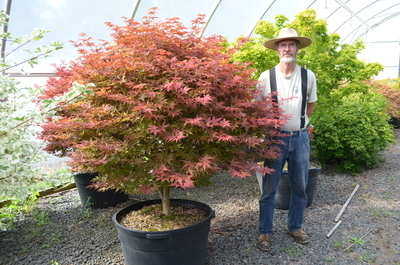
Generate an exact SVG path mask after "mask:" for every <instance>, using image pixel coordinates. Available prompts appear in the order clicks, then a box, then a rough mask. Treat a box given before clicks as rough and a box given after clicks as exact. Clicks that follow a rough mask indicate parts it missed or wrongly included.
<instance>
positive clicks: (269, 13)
mask: <svg viewBox="0 0 400 265" xmlns="http://www.w3.org/2000/svg"><path fill="white" fill-rule="evenodd" d="M0 5H2V6H3V7H4V8H3V9H4V10H6V9H7V7H10V8H9V14H10V18H9V26H8V29H7V30H8V31H9V32H11V33H12V34H13V35H14V36H22V35H26V34H29V33H30V32H31V31H32V30H33V29H34V28H43V29H45V30H49V31H50V33H49V34H47V35H46V36H45V38H44V40H43V41H42V42H41V43H43V44H49V43H51V42H53V41H62V42H64V44H65V45H64V49H62V50H59V51H56V52H54V53H53V56H52V57H51V58H50V59H48V60H47V61H46V62H45V63H42V64H40V65H39V67H37V68H35V70H34V72H36V76H42V75H45V74H46V73H50V72H51V71H52V69H53V68H52V67H51V66H50V64H51V63H58V62H60V61H69V60H73V59H74V58H76V57H77V52H76V50H75V48H74V47H73V45H72V44H71V43H70V41H71V40H77V39H79V38H80V36H79V35H80V33H86V34H87V35H88V36H91V37H93V38H94V39H109V38H110V36H109V34H110V33H111V31H110V30H109V29H108V28H107V27H106V26H105V25H104V23H105V22H113V23H114V24H119V25H120V24H122V23H123V19H122V17H128V18H135V19H141V18H142V17H143V16H146V15H147V12H148V10H149V9H150V8H152V7H157V8H158V11H157V16H158V17H159V18H161V19H164V18H171V17H179V18H180V19H181V21H182V22H183V23H184V24H185V25H187V26H189V25H190V21H191V20H193V19H194V18H195V17H196V16H197V15H198V14H205V15H206V22H207V24H206V28H205V30H204V32H203V35H204V36H209V35H213V34H218V35H222V36H225V37H226V38H228V40H230V41H233V40H234V39H235V38H236V37H239V36H242V35H244V36H256V35H255V34H254V32H253V31H254V27H255V25H256V24H257V22H258V21H259V20H267V21H271V22H273V21H274V18H275V16H277V15H279V14H282V15H285V16H286V17H288V18H289V20H292V19H293V18H294V16H295V15H296V14H298V13H299V12H301V11H303V10H305V9H307V8H312V9H314V10H315V11H316V12H317V17H318V18H322V19H325V20H326V21H327V23H328V28H329V32H330V33H338V34H339V35H340V36H341V43H352V42H354V41H355V40H356V39H361V40H363V41H364V43H365V44H366V49H365V50H364V51H363V53H362V54H361V55H360V56H361V58H360V59H363V60H365V61H367V62H380V63H381V64H382V65H384V67H385V70H384V71H383V72H382V73H381V74H380V76H379V77H381V78H387V77H392V78H393V77H397V76H398V73H399V57H400V56H399V47H400V46H399V43H400V31H399V28H397V27H398V25H400V2H399V0H301V1H293V0H252V1H249V0H112V1H111V0H84V1H82V0H30V1H26V0H13V1H12V0H0ZM3 30H4V29H3ZM5 49H6V50H7V49H8V47H7V45H5ZM29 71H31V70H29Z"/></svg>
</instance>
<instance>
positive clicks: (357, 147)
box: [313, 84, 394, 174]
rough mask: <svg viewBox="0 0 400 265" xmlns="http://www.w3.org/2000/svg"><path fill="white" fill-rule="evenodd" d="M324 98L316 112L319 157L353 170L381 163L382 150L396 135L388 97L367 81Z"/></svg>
mask: <svg viewBox="0 0 400 265" xmlns="http://www.w3.org/2000/svg"><path fill="white" fill-rule="evenodd" d="M323 100H325V102H322V103H321V105H322V106H323V107H321V108H322V109H321V110H319V111H318V112H316V113H315V114H314V116H313V122H314V123H315V124H317V125H316V126H315V130H314V137H315V138H314V139H315V141H314V145H315V146H314V152H315V154H316V156H317V157H318V159H319V160H320V161H321V162H323V163H325V164H327V165H332V166H334V168H335V170H336V171H338V172H347V173H351V174H355V173H357V172H359V171H362V170H364V169H368V168H373V167H376V166H378V165H379V162H380V161H381V155H380V152H381V151H382V150H384V149H385V148H386V147H387V145H388V144H389V143H391V142H393V139H394V135H393V130H392V129H391V127H390V125H389V124H388V122H387V120H388V116H387V114H386V113H385V107H386V100H385V98H384V97H383V96H381V95H380V94H377V93H374V92H372V91H371V90H370V87H369V85H368V84H352V85H348V86H345V87H342V88H341V89H339V90H336V91H335V92H332V94H331V97H329V98H323Z"/></svg>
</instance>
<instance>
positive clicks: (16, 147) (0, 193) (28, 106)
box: [0, 10, 62, 198]
mask: <svg viewBox="0 0 400 265" xmlns="http://www.w3.org/2000/svg"><path fill="white" fill-rule="evenodd" d="M6 23H7V15H6V14H5V13H4V11H3V10H2V11H0V25H4V24H6ZM46 32H47V31H45V30H39V29H37V30H34V31H33V32H32V33H31V34H30V35H28V36H23V37H13V36H12V35H11V34H10V33H4V34H1V35H0V37H1V38H6V39H8V40H10V42H9V48H10V51H6V52H5V54H4V58H2V59H3V60H1V61H0V71H1V72H2V73H3V74H2V75H1V76H0V113H1V114H0V197H15V196H17V197H19V198H25V197H26V196H27V194H28V191H29V189H30V186H31V184H32V183H33V182H35V179H37V178H38V176H39V175H40V172H39V171H38V168H37V167H35V165H34V164H35V163H39V162H41V161H43V159H44V158H45V153H44V152H42V151H41V149H42V147H43V146H42V144H41V143H40V142H39V141H37V140H35V137H36V135H37V133H38V130H37V128H35V126H34V125H35V124H38V123H40V122H42V121H43V119H44V117H45V115H44V113H43V112H42V111H40V110H39V109H37V108H36V106H35V104H33V101H34V99H35V98H36V97H37V96H38V95H39V94H40V93H41V89H40V88H38V87H20V86H19V83H18V82H17V81H16V80H15V79H13V78H10V77H9V76H8V75H7V74H5V71H9V70H14V69H16V68H18V67H19V66H23V65H24V64H29V65H31V66H32V67H33V66H35V65H36V64H37V63H38V61H39V59H43V58H46V57H48V56H49V54H50V53H51V52H53V51H55V50H58V49H61V48H62V44H61V43H60V42H53V43H52V44H51V45H50V46H44V45H42V46H38V47H37V48H36V49H35V50H34V51H26V53H27V58H28V59H21V60H20V61H13V60H12V59H10V58H11V57H12V55H13V54H14V53H16V52H19V51H20V49H21V48H22V47H24V46H25V45H26V44H28V43H30V42H37V41H40V40H41V39H42V38H43V37H44V35H45V33H46ZM17 58H20V57H17Z"/></svg>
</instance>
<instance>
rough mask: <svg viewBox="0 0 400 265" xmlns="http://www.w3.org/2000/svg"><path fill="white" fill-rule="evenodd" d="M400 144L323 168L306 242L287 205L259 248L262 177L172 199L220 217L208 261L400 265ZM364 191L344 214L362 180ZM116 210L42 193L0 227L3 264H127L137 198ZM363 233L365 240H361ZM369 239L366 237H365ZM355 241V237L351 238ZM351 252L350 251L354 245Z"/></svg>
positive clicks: (218, 179)
mask: <svg viewBox="0 0 400 265" xmlns="http://www.w3.org/2000/svg"><path fill="white" fill-rule="evenodd" d="M395 132H396V140H397V143H396V144H395V145H392V146H390V147H389V148H388V149H387V150H386V151H385V152H383V155H384V157H385V159H386V161H385V162H384V163H382V164H381V166H380V167H379V168H376V169H372V170H368V171H365V172H363V173H361V174H359V175H357V176H349V175H345V174H334V173H329V172H325V171H322V172H320V174H319V179H318V185H317V191H316V194H315V196H314V201H313V204H312V205H311V206H310V207H308V208H307V210H306V217H305V222H304V229H305V230H306V231H307V232H308V233H309V234H310V236H311V240H312V241H311V242H310V243H309V244H307V245H299V244H296V243H294V241H293V239H292V238H290V237H289V236H288V235H287V233H286V216H287V211H286V210H275V225H274V227H275V234H274V241H273V244H274V246H273V252H272V253H265V252H262V251H260V250H258V249H257V247H256V238H257V235H258V232H257V227H258V197H259V190H258V184H257V181H256V178H255V177H254V178H251V177H250V178H246V179H234V178H231V177H229V176H227V175H225V174H220V175H217V176H215V177H213V183H214V184H213V185H212V186H210V187H206V188H197V189H194V190H189V191H173V193H172V196H173V197H177V198H186V199H193V200H198V201H202V202H204V203H207V204H209V205H211V206H212V208H213V209H214V210H215V212H216V217H215V218H214V219H213V220H212V223H211V231H210V234H209V243H208V250H207V251H208V254H207V264H209V265H217V264H218V265H219V264H221V265H222V264H223V265H225V264H232V265H233V264H234V265H237V264H296V265H299V264H307V265H308V264H339V265H341V264H343V265H347V264H367V263H370V264H397V265H399V264H400V201H399V199H400V195H399V194H400V185H399V184H400V130H399V129H397V130H395ZM357 184H359V185H360V188H359V189H358V191H357V192H356V193H355V196H354V197H353V199H352V200H351V202H350V203H349V205H348V207H347V208H346V210H345V211H344V213H343V215H342V216H341V218H340V220H341V221H342V223H341V224H340V225H339V227H338V228H337V229H336V231H335V232H334V233H333V234H332V236H331V237H330V238H327V237H326V235H327V234H328V232H329V231H330V230H331V229H332V228H333V226H334V225H335V224H336V223H335V221H334V219H335V217H336V216H337V215H338V213H339V212H340V210H341V208H342V206H343V204H344V203H345V202H346V201H347V199H348V197H349V196H350V194H351V193H352V192H353V190H354V188H355V187H356V185H357ZM150 198H151V196H140V197H134V198H130V199H129V200H128V201H126V202H124V203H121V204H119V205H118V206H116V207H112V208H107V209H96V210H91V209H87V208H84V207H82V206H81V203H80V200H79V196H78V193H77V190H76V189H73V190H70V191H67V192H62V193H59V194H55V195H52V196H48V197H45V198H42V199H41V200H40V202H39V205H38V207H37V208H36V209H35V210H34V211H33V212H32V214H30V215H24V216H20V220H19V221H18V222H16V223H15V228H14V229H12V230H9V231H6V232H0V239H1V241H0V242H1V243H0V244H1V245H0V264H1V265H6V264H18V265H22V264H30V265H31V264H41V265H43V264H61V265H80V264H96V265H97V264H107V265H111V264H124V261H123V256H122V251H121V246H120V243H119V240H118V237H117V232H116V229H115V227H114V224H113V223H112V221H111V217H112V215H113V214H114V213H115V212H116V211H117V210H118V209H120V208H122V207H124V206H125V205H127V204H130V203H132V202H134V201H135V200H143V199H150ZM363 236H364V237H363ZM362 237H363V238H362ZM352 240H353V241H352ZM354 241H355V242H356V244H355V245H354V246H352V247H351V248H350V250H349V251H345V249H346V248H348V247H349V246H350V245H351V244H352V242H354Z"/></svg>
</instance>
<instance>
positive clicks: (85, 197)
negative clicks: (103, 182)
mask: <svg viewBox="0 0 400 265" xmlns="http://www.w3.org/2000/svg"><path fill="white" fill-rule="evenodd" d="M97 176H98V174H97V173H76V174H74V180H75V184H76V187H77V188H78V193H79V198H80V199H81V203H82V204H83V205H85V206H87V207H90V208H92V209H99V208H107V207H113V206H115V205H117V204H118V203H120V202H123V201H126V200H127V199H128V195H127V194H125V193H123V192H119V191H115V190H106V191H98V190H96V189H93V188H88V186H89V185H90V184H92V179H93V178H95V177H97Z"/></svg>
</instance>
